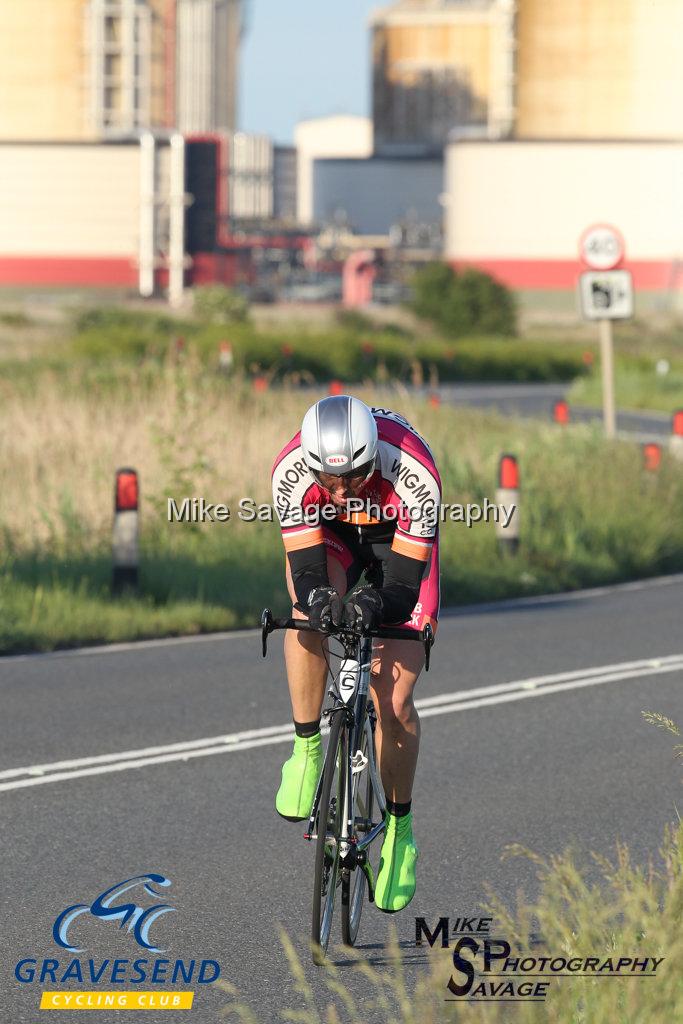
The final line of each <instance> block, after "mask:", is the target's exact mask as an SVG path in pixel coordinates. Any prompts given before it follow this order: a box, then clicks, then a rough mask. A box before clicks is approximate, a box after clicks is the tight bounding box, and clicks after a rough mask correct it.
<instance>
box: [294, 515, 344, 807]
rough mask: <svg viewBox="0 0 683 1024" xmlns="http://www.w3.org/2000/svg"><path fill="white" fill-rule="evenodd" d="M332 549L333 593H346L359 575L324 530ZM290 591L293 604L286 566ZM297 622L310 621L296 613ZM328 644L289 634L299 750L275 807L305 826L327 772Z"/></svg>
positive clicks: (309, 635)
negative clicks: (323, 733) (323, 724)
mask: <svg viewBox="0 0 683 1024" xmlns="http://www.w3.org/2000/svg"><path fill="white" fill-rule="evenodd" d="M324 533H325V537H326V544H327V546H328V560H327V571H328V578H329V581H330V583H331V585H332V586H333V587H336V589H337V590H338V591H339V593H340V594H344V593H345V592H346V587H347V580H348V579H349V577H350V576H352V575H353V572H354V568H353V566H354V560H353V554H352V552H351V551H350V550H349V549H348V548H347V547H346V546H345V545H344V544H342V543H340V542H339V541H338V540H337V539H336V538H335V537H333V536H332V534H331V533H330V534H329V535H328V531H327V530H325V531H324ZM287 587H288V589H289V593H290V597H291V599H292V604H294V602H295V601H296V594H295V592H294V587H293V585H292V579H291V574H290V571H289V561H287ZM292 616H293V617H294V618H301V619H304V618H306V616H305V615H303V613H302V612H299V611H298V610H297V609H296V608H292ZM323 643H326V641H324V640H323V638H322V637H321V636H320V635H319V634H317V633H303V632H301V633H299V632H295V631H293V630H288V631H287V632H286V634H285V662H286V667H287V680H288V683H289V693H290V698H291V702H292V716H293V718H294V722H295V724H296V728H297V735H296V737H295V740H294V750H293V752H292V755H291V757H290V758H289V759H288V760H287V761H286V762H285V764H284V765H283V766H282V781H281V783H280V788H279V789H278V792H277V796H276V798H275V807H276V810H277V811H278V813H279V814H280V815H281V816H282V817H283V818H288V819H290V820H292V821H300V820H301V819H302V818H307V817H308V815H309V814H310V812H311V807H312V804H313V797H314V795H315V788H316V785H317V782H318V777H319V775H320V771H321V768H322V746H321V739H320V713H321V710H322V703H323V699H324V696H325V680H326V678H327V662H326V660H325V656H324V653H323Z"/></svg>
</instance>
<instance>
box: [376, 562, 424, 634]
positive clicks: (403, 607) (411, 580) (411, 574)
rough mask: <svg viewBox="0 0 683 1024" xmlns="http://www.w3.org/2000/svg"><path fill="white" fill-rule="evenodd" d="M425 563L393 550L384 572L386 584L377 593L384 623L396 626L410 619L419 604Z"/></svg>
mask: <svg viewBox="0 0 683 1024" xmlns="http://www.w3.org/2000/svg"><path fill="white" fill-rule="evenodd" d="M424 567H425V563H424V562H423V561H421V560H418V559H417V558H409V557H408V556H407V555H402V554H399V552H397V551H394V550H392V551H391V552H390V553H389V557H388V559H387V565H386V569H385V570H384V583H383V585H382V586H381V587H378V588H377V591H378V593H379V595H380V597H381V598H382V622H384V623H385V624H386V625H395V624H399V623H402V622H405V621H406V620H407V619H409V618H410V615H411V612H412V610H413V608H414V607H415V605H416V603H417V599H418V596H419V594H420V586H421V584H422V575H423V573H424Z"/></svg>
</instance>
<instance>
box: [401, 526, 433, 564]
mask: <svg viewBox="0 0 683 1024" xmlns="http://www.w3.org/2000/svg"><path fill="white" fill-rule="evenodd" d="M391 550H392V551H396V552H398V554H399V555H406V557H407V558H415V559H417V561H418V562H426V561H427V559H428V558H429V554H430V552H431V550H432V542H431V541H424V540H417V539H415V540H413V539H412V538H411V539H410V540H408V538H407V537H401V536H399V534H398V533H395V534H394V539H393V542H392V545H391Z"/></svg>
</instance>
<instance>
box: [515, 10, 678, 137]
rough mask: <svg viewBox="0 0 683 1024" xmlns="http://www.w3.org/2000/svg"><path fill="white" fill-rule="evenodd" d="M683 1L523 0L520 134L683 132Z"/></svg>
mask: <svg viewBox="0 0 683 1024" xmlns="http://www.w3.org/2000/svg"><path fill="white" fill-rule="evenodd" d="M682 40H683V3H681V0H654V2H653V0H571V2H568V0H517V81H516V107H517V116H516V132H515V134H516V136H517V137H518V138H521V139H570V138H573V139H677V138H681V136H682V135H683V119H682V118H681V109H683V59H682V58H683V43H682Z"/></svg>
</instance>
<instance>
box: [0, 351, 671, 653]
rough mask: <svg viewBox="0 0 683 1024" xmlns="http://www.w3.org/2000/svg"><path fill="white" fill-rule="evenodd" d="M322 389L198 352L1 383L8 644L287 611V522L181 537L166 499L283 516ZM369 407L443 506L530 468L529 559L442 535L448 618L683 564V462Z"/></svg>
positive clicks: (152, 631) (543, 431) (459, 414)
mask: <svg viewBox="0 0 683 1024" xmlns="http://www.w3.org/2000/svg"><path fill="white" fill-rule="evenodd" d="M323 393H324V392H323V391H322V390H317V389H310V390H307V391H300V390H291V389H290V390H288V389H287V388H278V389H271V390H270V391H267V392H266V393H264V394H256V393H254V391H253V390H252V388H251V385H250V383H249V382H248V381H247V380H245V379H244V378H242V377H241V376H239V375H236V376H233V377H224V376H221V375H220V374H219V373H218V372H217V371H215V370H213V371H212V370H211V368H210V367H207V365H206V363H205V362H202V361H201V360H200V359H199V357H195V356H193V354H192V352H191V351H190V352H189V353H188V354H186V355H184V357H183V358H182V360H181V361H180V362H178V361H177V360H176V359H175V358H167V359H166V360H165V361H164V362H162V363H159V362H155V361H152V360H147V361H143V362H141V363H140V364H137V365H134V364H132V363H131V362H130V361H129V362H121V363H109V364H107V365H103V366H98V365H97V364H95V365H91V364H88V365H81V366H76V365H70V366H69V365H62V366H61V367H60V368H56V367H55V368H53V369H49V368H48V369H44V370H39V369H36V368H35V367H32V368H31V367H29V368H26V370H25V371H22V370H21V368H16V367H15V372H14V373H13V374H12V375H11V376H10V375H8V374H7V373H5V375H4V376H0V576H1V577H2V578H1V579H0V583H1V585H0V649H5V650H7V649H26V648H30V647H32V646H40V647H41V648H50V647H53V646H55V645H60V644H72V643H76V642H82V641H85V640H97V639H102V640H107V639H123V638H125V637H127V636H145V635H146V636H150V635H158V634H164V633H166V632H174V633H175V632H183V631H185V630H187V631H194V630H197V629H210V628H213V629H215V628H229V627H230V626H234V625H243V624H248V623H251V622H253V621H255V619H256V616H257V613H258V611H259V608H260V607H262V606H263V605H264V604H268V603H273V604H274V605H276V604H277V603H278V602H281V601H283V600H284V592H283V584H282V564H283V554H282V545H281V541H280V538H279V531H278V529H277V525H276V524H275V523H264V524H258V525H256V524H246V523H241V522H239V520H237V519H236V518H235V515H234V512H235V511H236V510H234V512H233V519H232V520H231V522H230V523H229V524H220V523H214V524H210V523H207V524H204V525H202V526H195V525H190V524H179V523H173V524H170V523H169V522H168V521H167V499H168V498H169V497H173V498H175V499H176V501H179V500H182V499H183V498H185V497H204V498H206V499H207V500H208V501H211V502H219V501H220V502H226V503H228V504H229V505H231V506H234V505H235V503H236V502H237V501H238V500H239V498H241V497H253V498H254V499H255V500H256V501H265V502H268V501H270V497H271V496H270V472H271V466H272V462H273V459H274V457H275V455H276V454H277V452H278V451H279V450H280V448H281V447H282V446H283V445H284V444H285V443H286V442H287V441H288V440H289V438H290V437H291V436H292V435H293V434H294V433H295V431H296V430H297V429H298V426H299V424H300V422H301V419H302V416H303V413H304V411H305V410H306V408H308V406H309V405H310V404H311V403H312V402H313V401H315V400H316V399H317V398H319V397H320V396H321V395H322V394H323ZM357 393H358V395H359V397H361V398H364V399H365V400H366V401H367V402H369V403H377V404H380V405H386V406H388V407H389V408H392V409H395V410H396V411H399V412H401V413H402V414H403V415H405V416H406V417H407V418H408V419H409V420H410V421H411V422H412V423H413V424H414V425H415V427H416V428H417V429H418V430H419V431H420V432H421V433H422V434H423V435H424V436H425V437H426V438H427V439H428V440H429V442H430V444H431V446H432V448H433V451H434V453H435V457H436V461H437V465H438V466H439V470H440V472H441V476H442V480H443V499H444V501H445V502H450V503H454V502H460V503H467V502H470V501H474V502H480V503H481V502H483V501H484V499H486V498H488V499H493V498H494V494H495V486H496V475H497V465H498V459H499V457H500V454H501V453H502V452H505V451H513V452H515V453H516V454H517V455H518V457H519V460H520V466H521V472H522V495H521V501H522V507H521V522H522V544H521V547H520V552H519V554H518V556H517V557H516V558H503V557H501V554H500V552H499V551H498V548H497V545H496V540H495V535H494V531H493V526H492V525H481V526H479V527H476V528H475V529H471V530H468V529H466V528H465V527H464V526H463V525H461V524H456V523H451V522H445V523H444V524H443V526H442V530H441V550H442V562H441V567H442V598H443V601H444V603H446V604H452V603H464V602H468V601H475V600H481V599H487V600H491V599H495V598H498V597H510V596H513V595H516V594H530V593H539V592H543V591H554V590H559V589H563V588H572V587H577V586H582V585H592V584H598V583H605V582H614V581H618V580H621V579H629V578H634V577H639V576H641V577H642V576H645V575H655V574H657V573H661V572H667V571H673V570H680V569H683V518H682V517H681V516H680V515H677V514H676V510H677V509H680V507H681V504H682V503H683V472H681V467H680V465H679V464H677V463H674V462H672V461H670V460H668V459H666V460H665V462H664V465H663V466H662V469H661V471H660V472H659V473H658V474H657V475H656V476H649V477H648V476H647V475H646V474H645V473H644V472H643V469H642V465H641V458H640V451H639V449H638V447H637V446H636V445H629V444H612V445H606V444H605V443H604V442H603V440H602V438H601V436H600V434H599V431H598V430H597V429H596V428H591V427H573V428H570V429H568V430H566V431H562V430H559V429H558V428H557V427H554V426H553V425H550V424H544V423H540V422H522V421H515V420H509V419H505V418H503V417H501V416H497V415H493V414H485V413H482V412H479V411H473V410H462V409H461V410H457V409H454V408H452V407H448V406H447V405H442V406H441V407H440V408H433V407H431V406H430V405H429V404H428V403H426V402H425V401H424V400H422V399H420V398H418V397H415V396H414V395H413V394H410V393H408V392H407V391H406V389H405V388H404V387H403V386H400V385H397V386H394V387H393V388H387V389H384V390H383V391H379V390H377V389H369V388H368V389H361V390H359V391H358V392H357ZM123 466H132V467H134V468H135V469H137V471H138V473H139V474H140V482H141V502H142V505H141V512H142V515H141V524H142V556H143V557H142V571H141V588H140V593H139V595H138V598H137V599H132V598H131V600H130V603H129V605H128V606H127V610H126V608H124V606H123V605H122V604H121V603H120V602H118V603H115V602H112V601H111V600H110V595H109V591H108V584H109V577H110V571H111V569H110V559H111V555H110V537H111V522H112V510H113V483H114V473H115V470H116V469H117V468H119V467H123ZM38 599H39V600H38ZM183 622H185V626H184V625H183Z"/></svg>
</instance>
